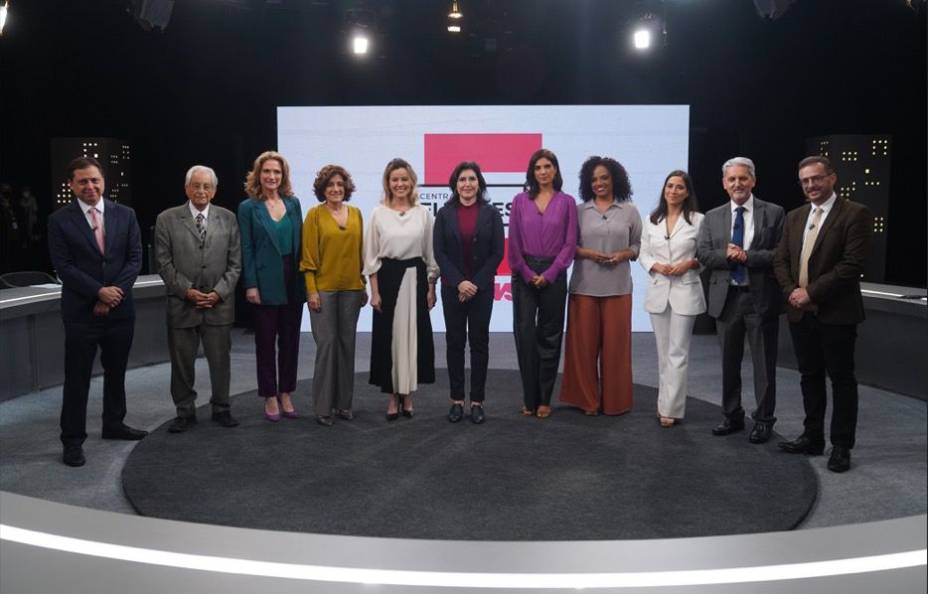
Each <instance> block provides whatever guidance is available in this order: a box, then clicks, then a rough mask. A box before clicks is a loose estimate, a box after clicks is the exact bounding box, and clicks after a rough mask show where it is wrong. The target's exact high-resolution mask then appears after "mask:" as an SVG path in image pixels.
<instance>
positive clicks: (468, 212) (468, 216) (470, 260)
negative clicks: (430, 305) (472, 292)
mask: <svg viewBox="0 0 928 594" xmlns="http://www.w3.org/2000/svg"><path fill="white" fill-rule="evenodd" d="M457 210H458V229H459V230H460V231H461V259H463V260H464V270H463V272H464V278H466V279H467V280H474V235H475V234H476V232H477V215H478V214H479V213H480V207H479V206H478V204H477V202H476V201H475V202H474V203H473V204H471V205H470V206H464V205H463V204H460V203H458V209H457Z"/></svg>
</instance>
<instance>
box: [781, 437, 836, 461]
mask: <svg viewBox="0 0 928 594" xmlns="http://www.w3.org/2000/svg"><path fill="white" fill-rule="evenodd" d="M777 447H779V448H780V449H781V450H783V451H784V452H786V453H788V454H807V455H809V456H821V455H822V452H824V451H825V443H824V442H821V441H813V440H812V439H811V438H809V437H806V436H805V435H800V436H799V437H797V438H796V439H794V440H793V441H781V442H780V443H778V444H777Z"/></svg>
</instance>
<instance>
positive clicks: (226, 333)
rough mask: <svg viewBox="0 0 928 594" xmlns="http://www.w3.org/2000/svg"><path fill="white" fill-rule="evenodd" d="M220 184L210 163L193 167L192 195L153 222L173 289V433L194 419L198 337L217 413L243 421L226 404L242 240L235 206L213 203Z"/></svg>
mask: <svg viewBox="0 0 928 594" xmlns="http://www.w3.org/2000/svg"><path fill="white" fill-rule="evenodd" d="M217 185H218V179H217V178H216V173H215V172H214V171H213V170H212V169H210V168H209V167H204V166H202V165H195V166H193V167H191V168H190V170H189V171H187V178H186V182H185V190H186V193H187V198H188V201H187V202H186V203H184V204H182V205H180V206H175V207H174V208H169V209H167V210H165V211H164V212H162V213H161V214H160V215H158V220H157V221H156V223H155V259H156V261H157V263H158V273H159V274H160V275H161V278H162V279H164V285H165V287H167V294H168V307H167V309H168V347H169V349H170V351H171V396H172V397H173V399H174V405H175V406H176V407H177V418H175V419H174V421H172V422H171V426H170V427H169V428H168V431H169V432H171V433H182V432H184V431H186V430H188V429H190V428H192V427H193V426H194V425H196V423H197V416H196V404H195V403H196V397H197V393H196V391H194V389H193V383H194V373H195V371H194V369H195V368H194V362H195V360H196V356H197V350H198V349H199V346H200V343H201V342H202V343H203V352H204V354H205V355H206V361H207V363H208V364H209V376H210V384H211V386H212V391H213V395H212V398H210V404H211V405H212V413H213V414H212V419H213V421H214V422H216V423H217V424H218V425H220V426H222V427H235V426H237V425H238V421H237V420H235V418H233V417H232V414H231V412H230V410H229V371H230V370H229V352H230V350H231V338H230V331H231V329H232V323H233V322H234V321H235V285H236V283H237V282H238V277H239V274H240V273H241V270H242V252H241V249H242V248H241V243H240V240H239V231H238V222H237V220H236V217H235V214H234V213H232V212H230V211H228V210H226V209H225V208H222V207H221V206H216V205H215V204H210V202H211V201H212V199H213V197H214V196H215V195H216V186H217Z"/></svg>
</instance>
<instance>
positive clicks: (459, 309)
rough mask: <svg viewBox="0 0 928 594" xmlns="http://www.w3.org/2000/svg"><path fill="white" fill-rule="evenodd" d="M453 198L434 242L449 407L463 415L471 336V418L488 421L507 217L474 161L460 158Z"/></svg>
mask: <svg viewBox="0 0 928 594" xmlns="http://www.w3.org/2000/svg"><path fill="white" fill-rule="evenodd" d="M448 186H449V187H450V188H451V198H450V199H449V200H448V202H447V203H445V205H444V206H442V207H441V209H440V210H439V211H438V215H437V216H436V217H435V229H434V231H433V244H434V249H435V259H436V260H437V261H438V267H439V268H440V269H441V302H442V309H443V311H444V315H445V339H446V341H447V358H448V376H449V379H450V382H451V410H449V411H448V420H449V421H451V422H452V423H457V422H458V421H460V420H461V419H462V418H463V417H464V345H465V344H466V342H467V340H468V338H469V339H470V366H471V372H470V411H471V413H470V419H471V421H473V422H474V423H475V424H480V423H482V422H483V421H484V419H485V415H484V411H483V398H484V392H485V386H486V381H487V364H488V362H489V343H490V315H491V314H492V312H493V298H494V291H493V281H494V279H495V278H496V269H497V267H498V266H499V263H500V262H501V261H502V259H503V219H502V217H501V216H500V214H499V211H498V210H497V209H496V208H495V207H494V206H492V205H491V204H490V203H488V202H487V200H486V191H487V182H486V181H485V180H484V179H483V174H482V173H481V172H480V166H479V165H477V164H476V163H474V162H472V161H465V162H463V163H460V164H458V166H457V167H455V168H454V171H453V172H452V173H451V177H450V179H449V180H448Z"/></svg>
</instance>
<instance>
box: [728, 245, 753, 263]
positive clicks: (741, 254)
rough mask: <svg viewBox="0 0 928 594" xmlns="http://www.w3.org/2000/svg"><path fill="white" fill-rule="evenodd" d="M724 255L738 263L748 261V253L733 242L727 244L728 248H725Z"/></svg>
mask: <svg viewBox="0 0 928 594" xmlns="http://www.w3.org/2000/svg"><path fill="white" fill-rule="evenodd" d="M725 257H726V258H727V259H729V260H731V261H732V262H737V263H738V264H744V263H745V262H747V261H748V253H747V252H746V251H744V250H743V249H741V248H740V247H739V246H737V245H735V244H733V243H729V244H728V248H727V249H726V250H725Z"/></svg>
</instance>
